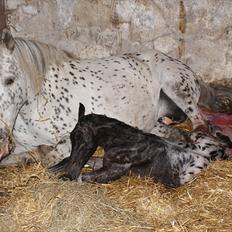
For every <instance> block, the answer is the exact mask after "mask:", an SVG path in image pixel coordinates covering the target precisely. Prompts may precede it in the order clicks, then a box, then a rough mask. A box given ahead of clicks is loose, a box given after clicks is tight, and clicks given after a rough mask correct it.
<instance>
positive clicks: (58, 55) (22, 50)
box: [13, 38, 73, 94]
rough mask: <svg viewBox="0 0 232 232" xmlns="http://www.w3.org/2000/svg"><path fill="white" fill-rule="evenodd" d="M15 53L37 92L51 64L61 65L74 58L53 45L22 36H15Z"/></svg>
mask: <svg viewBox="0 0 232 232" xmlns="http://www.w3.org/2000/svg"><path fill="white" fill-rule="evenodd" d="M13 55H14V56H15V57H16V59H17V60H18V62H19V63H20V66H21V69H22V72H23V74H24V75H25V76H27V78H29V80H30V81H31V84H32V87H33V91H34V93H35V94H37V93H39V92H40V90H41V86H42V82H43V80H44V78H45V76H46V73H47V71H48V69H49V66H50V65H52V64H53V65H61V64H62V63H63V62H65V61H67V60H69V59H70V58H73V57H72V56H71V55H70V54H68V53H66V52H65V51H63V50H59V49H57V48H55V47H53V46H52V45H47V44H44V43H40V42H36V41H33V40H25V39H22V38H15V48H14V52H13Z"/></svg>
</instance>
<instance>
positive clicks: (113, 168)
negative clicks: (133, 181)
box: [80, 163, 131, 183]
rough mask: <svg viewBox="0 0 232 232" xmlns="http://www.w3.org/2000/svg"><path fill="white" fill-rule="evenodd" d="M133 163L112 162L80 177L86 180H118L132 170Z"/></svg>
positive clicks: (98, 181) (103, 181)
mask: <svg viewBox="0 0 232 232" xmlns="http://www.w3.org/2000/svg"><path fill="white" fill-rule="evenodd" d="M130 167H131V164H116V163H112V164H111V165H109V166H104V165H103V167H102V168H100V169H98V170H96V171H92V172H88V173H83V174H81V176H80V178H81V181H84V182H97V183H107V182H109V181H113V180H117V179H119V178H120V177H122V176H123V175H126V174H127V173H128V172H129V170H130Z"/></svg>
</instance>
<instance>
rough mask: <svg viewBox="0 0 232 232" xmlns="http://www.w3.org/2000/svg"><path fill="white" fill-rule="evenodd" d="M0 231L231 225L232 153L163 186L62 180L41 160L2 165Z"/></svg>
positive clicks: (182, 228) (143, 182)
mask: <svg viewBox="0 0 232 232" xmlns="http://www.w3.org/2000/svg"><path fill="white" fill-rule="evenodd" d="M0 175H1V183H0V231H1V232H5V231H7V232H9V231H36V232H37V231H65V232H66V231H81V232H83V231H165V232H168V231H232V207H231V205H232V159H230V160H229V161H217V162H214V163H212V164H211V165H210V166H209V168H208V169H207V170H206V171H205V172H203V173H202V175H200V176H199V177H198V178H197V179H196V180H194V181H193V182H192V183H189V184H187V185H185V186H183V187H180V188H177V189H167V188H165V187H163V186H161V185H160V184H157V183H154V182H152V181H151V180H149V179H143V178H139V177H135V176H129V177H123V178H122V179H120V180H118V181H115V182H113V183H110V184H104V185H103V184H83V183H82V184H80V183H75V182H70V181H61V180H59V179H58V178H57V177H56V176H53V175H52V174H50V173H49V172H48V171H47V170H46V169H45V168H43V167H42V166H41V165H40V164H34V165H30V166H27V167H18V168H16V167H14V168H7V169H0Z"/></svg>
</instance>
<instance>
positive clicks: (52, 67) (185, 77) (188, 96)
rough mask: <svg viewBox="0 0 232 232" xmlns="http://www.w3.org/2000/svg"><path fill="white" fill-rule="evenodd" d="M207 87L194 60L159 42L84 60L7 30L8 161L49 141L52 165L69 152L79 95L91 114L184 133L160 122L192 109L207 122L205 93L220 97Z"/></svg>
mask: <svg viewBox="0 0 232 232" xmlns="http://www.w3.org/2000/svg"><path fill="white" fill-rule="evenodd" d="M205 86H206V85H204V88H202V89H201V83H199V82H198V80H197V78H196V75H195V74H194V72H193V71H192V70H191V69H190V68H189V67H188V66H186V65H185V64H183V63H182V62H180V61H178V60H176V59H173V58H171V57H169V56H167V55H165V54H163V53H162V52H159V51H156V50H154V49H151V50H149V51H145V52H141V53H135V54H124V55H118V56H111V57H107V58H102V59H86V60H79V59H77V58H76V57H74V56H71V55H70V54H68V53H67V52H65V51H63V50H60V49H57V48H55V47H53V46H51V45H47V44H44V43H40V42H36V41H32V40H26V39H22V38H13V37H12V35H11V33H10V32H9V31H8V30H7V29H4V30H3V31H2V32H1V37H0V141H1V144H0V145H1V146H0V147H1V149H0V159H1V162H0V166H2V167H3V166H7V165H14V164H19V163H22V162H25V161H26V160H27V161H28V160H31V159H32V160H33V158H32V157H33V156H31V155H30V153H28V151H32V150H34V149H37V148H38V147H40V146H43V145H47V146H50V147H51V148H52V151H51V152H49V153H47V154H46V155H44V156H43V157H42V158H41V162H42V163H44V164H45V165H48V166H50V165H54V164H56V163H58V162H59V161H61V160H62V159H63V158H65V157H67V156H69V155H70V150H71V143H70V138H69V134H70V132H71V131H72V129H73V127H74V126H75V124H76V123H77V120H78V106H79V102H82V103H83V104H84V105H85V108H86V113H87V114H89V113H97V114H103V115H107V116H108V117H111V118H116V119H118V120H120V121H123V122H125V123H127V124H129V125H131V126H133V127H138V128H140V129H142V130H144V131H147V132H152V133H155V134H157V135H160V136H164V137H170V136H171V135H173V134H175V133H176V134H178V133H179V130H177V129H175V128H172V127H170V126H167V125H163V123H162V120H161V122H160V120H159V119H160V118H162V117H164V116H165V115H168V116H170V115H171V116H172V115H173V116H174V117H175V118H176V120H177V121H178V120H182V118H183V115H186V117H188V118H189V119H190V120H191V122H192V124H193V128H194V129H195V128H197V127H199V126H201V125H205V121H204V119H203V117H202V115H201V112H200V110H199V107H198V106H197V103H199V99H201V98H200V96H201V94H205V95H207V94H208V93H209V92H210V94H213V95H214V97H215V99H216V100H217V92H216V91H212V88H210V87H205ZM202 91H203V92H202ZM220 97H221V95H220ZM230 97H231V95H230V94H228V96H227V98H228V99H230ZM204 99H207V98H206V97H205V98H202V100H201V101H202V103H205V102H204ZM220 99H221V98H220ZM220 99H219V100H220ZM206 103H207V102H206ZM207 105H210V104H209V103H207ZM173 107H174V109H178V110H174V111H173ZM170 109H171V110H170ZM176 112H180V114H176ZM176 138H177V136H176V135H175V139H176ZM218 145H220V142H218Z"/></svg>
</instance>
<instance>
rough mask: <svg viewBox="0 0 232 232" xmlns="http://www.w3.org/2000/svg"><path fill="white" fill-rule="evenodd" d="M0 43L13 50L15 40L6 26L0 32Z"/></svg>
mask: <svg viewBox="0 0 232 232" xmlns="http://www.w3.org/2000/svg"><path fill="white" fill-rule="evenodd" d="M0 43H1V44H3V45H4V46H5V47H6V48H7V49H8V50H9V51H11V52H12V51H13V50H14V46H15V40H14V38H13V36H12V34H11V32H10V30H8V29H7V28H4V29H3V30H2V31H1V32H0Z"/></svg>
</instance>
